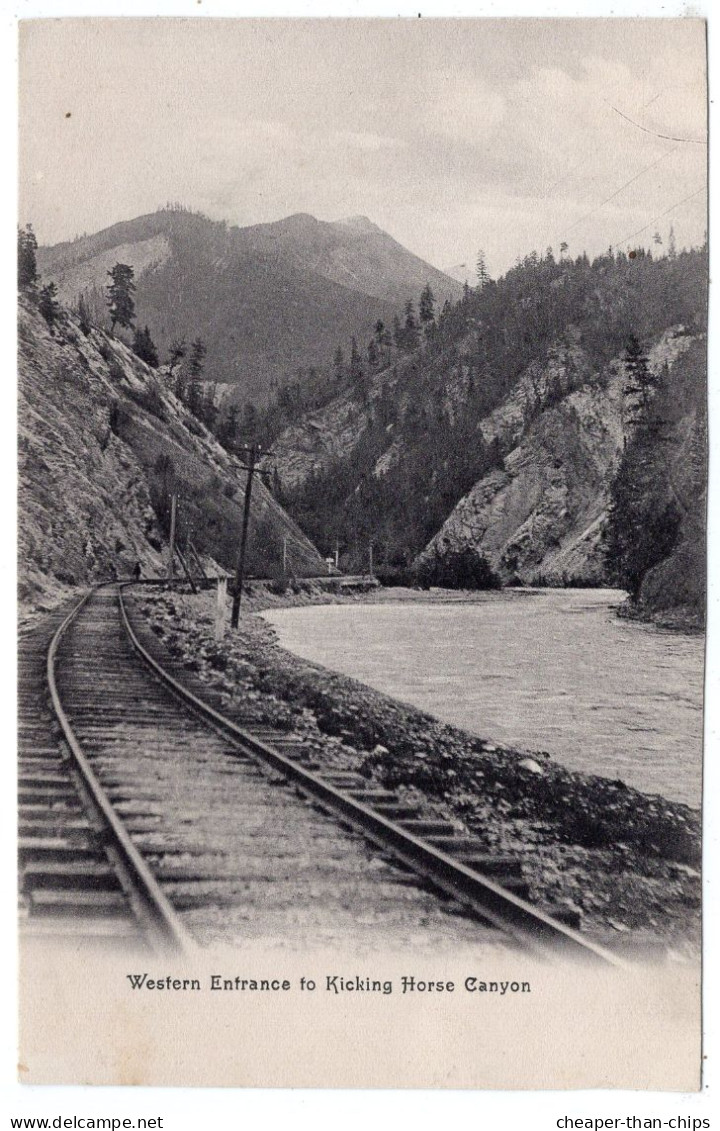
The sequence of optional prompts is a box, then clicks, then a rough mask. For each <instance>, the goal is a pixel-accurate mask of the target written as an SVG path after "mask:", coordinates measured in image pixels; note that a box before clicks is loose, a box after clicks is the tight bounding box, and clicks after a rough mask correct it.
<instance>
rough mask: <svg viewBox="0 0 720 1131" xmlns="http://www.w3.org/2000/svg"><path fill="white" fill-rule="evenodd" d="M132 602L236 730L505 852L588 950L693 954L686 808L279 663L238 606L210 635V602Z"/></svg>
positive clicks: (184, 598)
mask: <svg viewBox="0 0 720 1131" xmlns="http://www.w3.org/2000/svg"><path fill="white" fill-rule="evenodd" d="M308 599H314V598H308ZM318 599H320V600H323V599H325V600H327V597H324V598H323V597H319V598H318ZM279 600H281V601H282V603H286V600H285V599H284V598H282V597H281V598H279ZM262 603H263V599H262V597H261V596H260V595H259V594H257V593H256V594H255V595H254V598H253V605H254V606H255V607H256V608H257V607H258V606H261V605H262ZM269 603H270V602H269ZM131 606H132V608H133V610H134V620H136V621H137V623H138V626H139V627H140V629H141V631H142V633H143V637H144V639H145V640H146V641H147V642H148V643H149V644H150V645H151V647H152V650H153V651H155V652H156V654H157V655H158V657H160V656H163V655H164V656H165V657H167V658H168V659H169V660H170V661H171V662H172V664H173V667H174V669H175V671H179V672H180V673H181V674H182V679H183V681H184V682H185V683H186V684H187V685H188V686H189V687H190V688H191V689H192V690H194V691H195V692H196V694H200V695H201V696H202V697H203V698H204V699H205V700H206V701H208V702H210V703H211V704H213V705H214V706H216V707H217V708H218V709H220V710H221V711H222V712H223V713H224V714H226V715H227V716H228V717H230V718H232V719H233V720H234V721H236V722H237V723H238V724H239V725H241V726H242V725H245V726H248V727H252V726H258V725H260V726H272V727H277V728H281V729H284V730H286V731H288V732H289V733H292V734H293V735H294V736H296V737H297V738H299V739H300V740H301V741H302V742H303V743H304V744H306V745H307V747H308V749H309V750H311V751H312V753H313V756H314V758H315V760H316V761H317V762H319V763H320V764H322V765H323V766H325V767H327V768H333V769H335V768H337V769H342V770H352V771H356V772H360V773H361V774H363V776H365V777H366V778H367V779H368V781H369V782H372V783H374V784H376V785H378V786H380V787H383V788H392V789H393V790H395V791H396V792H398V793H399V794H400V795H401V796H402V797H403V798H404V799H406V800H407V801H408V803H412V804H414V805H419V806H420V807H421V809H422V812H423V814H427V815H428V816H433V817H434V816H437V817H438V818H439V817H441V816H442V817H444V818H446V819H448V820H450V821H451V822H452V823H454V824H455V825H456V827H457V830H458V831H459V832H462V831H467V832H468V833H470V834H472V836H473V837H475V838H477V839H480V840H482V841H483V842H484V844H485V845H486V846H487V849H488V852H493V853H501V854H505V853H508V854H512V855H514V856H516V857H518V858H519V859H520V860H521V862H522V870H523V876H524V878H525V879H526V880H527V882H528V884H529V886H530V892H531V898H532V900H533V902H536V903H537V904H538V905H539V906H540V907H541V908H543V907H544V908H548V909H549V908H551V907H552V908H555V909H556V908H557V907H558V906H563V905H564V906H565V907H566V908H567V910H568V912H570V913H571V914H575V915H576V916H577V920H578V922H579V924H580V927H581V929H582V930H583V932H585V933H587V934H588V936H589V937H591V938H593V939H595V940H596V941H600V942H603V943H604V944H606V945H610V946H613V945H615V946H623V947H624V946H625V945H626V944H627V945H628V946H629V947H630V948H632V947H637V948H640V950H643V949H647V951H648V952H650V953H653V952H656V951H658V950H659V951H661V952H662V951H664V952H665V953H668V952H669V953H671V954H674V955H675V956H678V957H682V956H691V955H694V954H695V953H696V952H697V949H698V947H699V925H700V899H701V891H700V870H699V869H700V856H701V842H700V814H699V812H698V811H697V810H694V809H691V808H689V807H688V806H685V805H682V804H679V803H677V802H671V801H668V800H666V799H664V798H662V797H660V796H656V795H648V794H644V793H641V792H639V791H637V790H635V789H631V788H629V787H627V786H626V785H625V784H624V783H623V782H621V781H611V780H609V779H607V778H603V777H599V776H595V775H589V774H580V773H577V772H573V771H570V770H568V769H566V768H565V767H563V766H561V765H560V764H558V763H557V762H555V761H554V760H553V759H552V758H550V757H548V756H547V755H546V754H539V753H533V752H529V751H527V750H521V749H515V748H512V747H509V746H503V745H500V744H499V743H495V742H492V741H490V740H484V739H481V738H477V737H475V736H474V735H471V734H468V733H466V732H464V731H462V730H460V729H458V728H456V727H453V726H449V725H447V724H445V723H442V722H440V721H438V720H436V719H435V718H433V717H432V716H430V715H427V714H424V713H423V712H421V711H418V710H417V709H415V708H412V707H409V706H407V705H405V704H402V703H400V702H397V701H395V700H393V699H391V698H389V697H388V696H385V695H382V694H381V693H379V692H376V691H374V690H372V689H371V688H369V687H367V686H365V685H363V684H361V683H359V682H357V681H356V680H353V679H351V678H349V677H346V676H343V675H339V674H336V673H333V672H329V671H327V670H325V669H323V668H321V667H319V666H318V665H316V664H313V663H310V662H308V661H306V660H303V659H300V658H299V657H296V656H294V655H292V654H291V653H289V652H287V651H286V650H284V649H283V648H281V647H280V646H279V644H278V643H277V639H276V637H275V634H274V631H273V629H272V628H271V626H270V625H268V624H267V622H266V621H264V620H263V619H262V618H261V617H260V616H257V615H255V614H254V613H252V612H250V611H246V612H244V614H243V616H242V618H241V623H240V629H239V631H238V632H234V633H230V632H229V631H226V632H225V634H224V635H223V637H222V639H220V640H217V639H216V638H215V632H214V595H213V594H210V593H201V594H198V595H195V596H193V595H189V594H184V593H180V592H173V593H169V592H164V591H157V590H153V591H151V590H144V591H142V592H141V591H135V592H134V593H133V595H132V598H131Z"/></svg>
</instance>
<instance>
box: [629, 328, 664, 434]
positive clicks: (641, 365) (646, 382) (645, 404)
mask: <svg viewBox="0 0 720 1131" xmlns="http://www.w3.org/2000/svg"><path fill="white" fill-rule="evenodd" d="M624 361H625V373H626V377H627V381H626V384H625V388H624V390H623V391H624V392H625V394H626V395H627V396H631V397H635V398H637V399H636V400H635V403H634V405H633V406H632V407H631V408H630V413H631V414H632V415H633V416H634V417H635V418H636V419H637V418H639V417H644V418H645V419H648V417H649V410H650V403H651V401H652V397H653V393H654V392H655V388H656V385H657V378H656V377H655V374H654V373H653V372H652V370H651V369H650V366H649V364H648V361H649V359H648V357H647V355H646V354H644V353H643V351H642V347H641V345H640V343H639V341H638V340H637V338H636V337H635V335H634V334H631V335H630V339H629V341H628V344H627V347H626V350H625V358H624Z"/></svg>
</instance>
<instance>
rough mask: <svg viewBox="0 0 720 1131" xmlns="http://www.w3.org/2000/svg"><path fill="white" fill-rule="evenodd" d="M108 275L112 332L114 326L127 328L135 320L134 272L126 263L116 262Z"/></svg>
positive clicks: (108, 301)
mask: <svg viewBox="0 0 720 1131" xmlns="http://www.w3.org/2000/svg"><path fill="white" fill-rule="evenodd" d="M108 275H109V276H110V279H111V280H112V281H111V282H110V283H108V287H107V303H108V306H109V307H110V332H111V334H114V333H115V327H116V326H122V327H124V328H125V329H129V328H130V327H131V326H132V324H133V322H134V321H135V300H134V298H133V294H134V293H135V283H134V282H133V279H134V277H135V272H134V271H133V269H132V267H130V266H129V265H128V264H127V263H116V264H115V266H114V267H113V269H112V271H108Z"/></svg>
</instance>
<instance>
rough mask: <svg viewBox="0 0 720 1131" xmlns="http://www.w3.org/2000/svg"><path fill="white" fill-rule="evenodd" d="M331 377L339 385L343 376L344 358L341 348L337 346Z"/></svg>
mask: <svg viewBox="0 0 720 1131" xmlns="http://www.w3.org/2000/svg"><path fill="white" fill-rule="evenodd" d="M333 376H334V378H335V380H336V382H337V383H338V384H340V383H341V381H342V380H343V378H344V376H345V357H344V354H343V351H342V346H338V348H337V350H336V351H335V359H334V361H333Z"/></svg>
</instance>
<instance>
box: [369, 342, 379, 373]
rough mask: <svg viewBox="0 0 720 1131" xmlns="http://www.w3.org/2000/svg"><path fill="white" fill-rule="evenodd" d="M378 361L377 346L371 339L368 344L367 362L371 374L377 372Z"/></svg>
mask: <svg viewBox="0 0 720 1131" xmlns="http://www.w3.org/2000/svg"><path fill="white" fill-rule="evenodd" d="M379 360H380V355H379V353H378V348H377V344H376V342H375V339H374V338H371V339H370V341H369V342H368V348H367V361H368V367H369V369H370V371H371V372H372V373H374V372H375V371H376V370H377V368H378V364H379Z"/></svg>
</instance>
